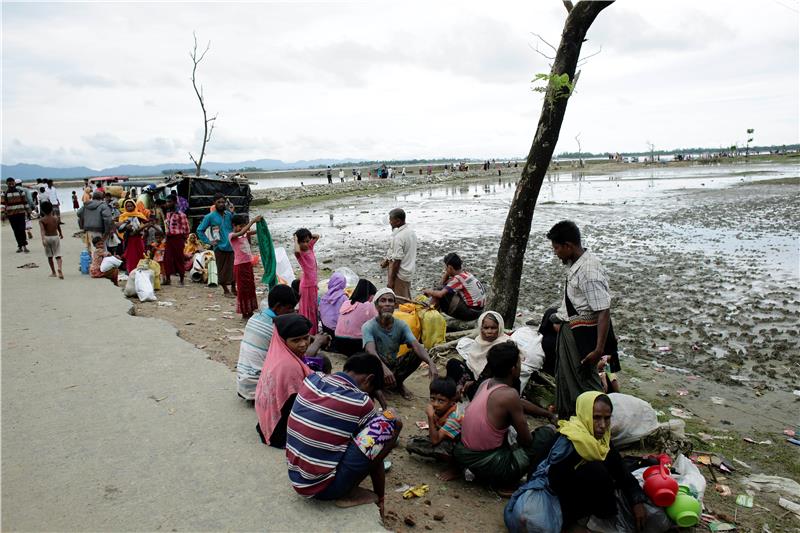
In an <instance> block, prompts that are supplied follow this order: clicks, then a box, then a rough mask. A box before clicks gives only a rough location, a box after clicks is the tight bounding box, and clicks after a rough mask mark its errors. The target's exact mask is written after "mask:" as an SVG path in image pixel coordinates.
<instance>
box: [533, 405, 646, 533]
mask: <svg viewBox="0 0 800 533" xmlns="http://www.w3.org/2000/svg"><path fill="white" fill-rule="evenodd" d="M612 411H613V405H612V404H611V399H610V398H609V397H608V396H606V395H605V394H603V393H601V392H596V391H591V392H584V393H583V394H581V395H580V396H578V399H577V401H576V402H575V413H576V414H575V415H574V416H572V417H570V419H569V420H562V421H560V422H559V423H558V432H559V433H560V434H561V435H562V439H563V438H566V439H568V440H569V444H570V445H571V448H572V450H571V452H570V453H569V455H567V456H566V458H564V459H563V460H561V461H559V462H557V463H555V464H552V465H551V466H550V470H549V472H548V477H549V481H550V489H551V490H552V491H553V492H554V493H555V494H556V495H558V498H559V500H560V502H561V513H562V515H563V518H564V529H565V530H566V531H569V530H570V527H571V526H572V525H574V524H575V522H576V521H578V520H580V519H581V518H586V517H589V516H596V517H598V518H612V517H614V516H615V515H616V514H617V499H616V496H615V493H614V491H615V490H616V489H621V490H622V492H623V494H624V495H625V499H626V500H627V503H628V505H629V506H630V507H631V510H632V512H633V516H634V518H635V520H636V524H637V528H638V529H640V530H641V529H642V528H643V527H644V523H645V519H646V517H647V513H646V511H645V508H644V502H645V501H646V500H647V497H646V496H645V494H644V492H642V489H641V488H640V487H639V483H638V482H637V481H636V478H634V477H633V475H631V473H630V472H628V470H627V469H626V468H625V465H624V464H623V462H622V457H621V456H620V455H619V452H617V451H616V450H615V449H614V448H612V447H611V412H612Z"/></svg>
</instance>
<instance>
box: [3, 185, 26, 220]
mask: <svg viewBox="0 0 800 533" xmlns="http://www.w3.org/2000/svg"><path fill="white" fill-rule="evenodd" d="M2 200H3V210H4V211H5V214H6V216H7V217H10V216H14V215H24V214H26V213H27V212H28V209H29V207H28V196H27V195H26V194H25V191H24V190H22V188H20V187H15V188H14V190H13V191H11V190H7V191H6V192H4V193H3V196H2Z"/></svg>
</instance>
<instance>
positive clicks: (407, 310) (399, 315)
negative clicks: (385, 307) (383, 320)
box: [394, 304, 422, 357]
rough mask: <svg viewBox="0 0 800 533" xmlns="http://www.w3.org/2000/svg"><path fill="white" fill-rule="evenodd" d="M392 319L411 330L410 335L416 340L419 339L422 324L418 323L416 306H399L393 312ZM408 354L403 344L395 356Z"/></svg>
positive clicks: (406, 347) (406, 346)
mask: <svg viewBox="0 0 800 533" xmlns="http://www.w3.org/2000/svg"><path fill="white" fill-rule="evenodd" d="M394 319H395V320H402V321H403V322H405V323H406V324H408V327H410V328H411V333H413V334H414V336H415V337H416V338H417V340H419V339H420V336H421V335H422V323H420V321H419V315H417V306H416V305H414V304H400V307H399V308H398V309H397V310H396V311H395V312H394ZM406 352H408V345H406V344H403V345H402V346H400V349H399V350H398V351H397V356H398V357H400V356H402V355H405V354H406Z"/></svg>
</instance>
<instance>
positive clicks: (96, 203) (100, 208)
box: [53, 191, 114, 249]
mask: <svg viewBox="0 0 800 533" xmlns="http://www.w3.org/2000/svg"><path fill="white" fill-rule="evenodd" d="M103 198H104V195H103V193H101V192H100V191H94V192H93V193H92V199H91V200H90V201H89V202H87V203H85V204H84V205H83V207H81V208H80V209H78V225H79V226H80V228H81V229H83V231H84V232H86V244H87V249H91V243H92V242H94V239H95V237H100V238H102V239H103V240H105V239H106V237H108V234H109V233H110V232H111V228H112V227H113V225H114V224H113V222H114V219H113V218H112V216H111V209H110V208H109V207H108V204H107V203H106V202H105V201H104V199H103ZM53 214H55V212H54V213H53Z"/></svg>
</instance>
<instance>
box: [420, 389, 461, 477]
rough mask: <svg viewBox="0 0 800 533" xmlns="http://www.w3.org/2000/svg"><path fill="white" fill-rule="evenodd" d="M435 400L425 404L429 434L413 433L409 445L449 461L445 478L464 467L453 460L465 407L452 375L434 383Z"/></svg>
mask: <svg viewBox="0 0 800 533" xmlns="http://www.w3.org/2000/svg"><path fill="white" fill-rule="evenodd" d="M430 394H431V400H430V403H429V404H428V406H427V407H426V408H425V414H426V415H427V419H428V420H427V425H428V428H427V429H428V436H426V437H412V438H411V439H410V440H409V442H408V444H407V445H406V449H407V450H408V451H409V453H416V454H417V455H422V456H424V457H433V458H435V459H437V460H439V461H442V462H446V463H448V465H449V467H448V469H447V470H445V471H444V472H442V473H440V474H439V475H438V476H437V477H438V478H439V479H441V480H442V481H450V480H452V479H456V478H457V477H458V476H459V474H460V471H459V469H458V468H457V467H456V466H455V463H454V461H453V448H454V447H455V443H456V441H457V440H459V439H460V438H461V419H462V418H464V407H463V405H462V404H461V403H459V402H458V401H459V399H460V395H459V393H458V391H457V389H456V383H455V381H453V380H452V379H450V378H436V379H434V380H433V381H431V385H430Z"/></svg>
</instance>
